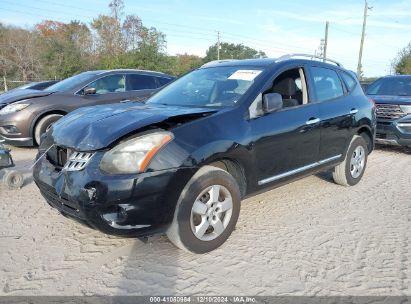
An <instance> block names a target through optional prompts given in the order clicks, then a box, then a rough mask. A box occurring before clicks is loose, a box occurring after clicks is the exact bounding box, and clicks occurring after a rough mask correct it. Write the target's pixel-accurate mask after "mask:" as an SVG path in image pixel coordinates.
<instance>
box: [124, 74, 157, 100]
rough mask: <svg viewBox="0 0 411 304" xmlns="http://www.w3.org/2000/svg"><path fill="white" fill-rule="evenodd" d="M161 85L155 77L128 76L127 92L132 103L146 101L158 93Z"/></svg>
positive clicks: (142, 75)
mask: <svg viewBox="0 0 411 304" xmlns="http://www.w3.org/2000/svg"><path fill="white" fill-rule="evenodd" d="M158 87H159V84H158V82H157V79H156V77H155V76H152V75H145V74H127V75H126V91H127V98H128V99H129V100H130V101H144V100H146V99H147V98H149V97H150V96H151V95H152V94H153V93H154V92H156V90H157V88H158Z"/></svg>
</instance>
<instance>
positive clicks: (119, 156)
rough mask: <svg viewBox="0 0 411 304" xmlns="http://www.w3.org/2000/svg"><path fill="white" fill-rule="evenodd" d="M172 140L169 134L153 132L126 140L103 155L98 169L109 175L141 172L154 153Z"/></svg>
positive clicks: (171, 135)
mask: <svg viewBox="0 0 411 304" xmlns="http://www.w3.org/2000/svg"><path fill="white" fill-rule="evenodd" d="M173 138H174V136H173V134H172V133H170V132H154V133H150V134H146V135H143V136H139V137H136V138H133V139H130V140H127V141H125V142H123V143H121V144H119V145H118V146H116V147H114V148H113V149H111V150H110V151H108V152H106V153H105V154H104V156H103V158H102V159H101V162H100V169H101V170H103V171H104V172H107V173H110V174H132V173H139V172H143V171H144V170H145V169H146V168H147V166H148V164H149V163H150V161H151V159H152V158H153V157H154V156H155V155H156V153H157V152H158V151H159V150H160V149H161V148H162V147H163V146H164V145H166V144H167V143H168V142H170V141H171V140H172V139H173Z"/></svg>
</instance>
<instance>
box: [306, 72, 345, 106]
mask: <svg viewBox="0 0 411 304" xmlns="http://www.w3.org/2000/svg"><path fill="white" fill-rule="evenodd" d="M311 73H312V77H313V78H314V88H315V91H316V93H317V100H318V101H319V102H321V101H325V100H330V99H334V98H337V97H340V96H343V95H344V91H343V88H342V84H341V81H340V78H339V77H338V75H337V73H336V72H335V71H334V70H331V69H326V68H319V67H312V68H311Z"/></svg>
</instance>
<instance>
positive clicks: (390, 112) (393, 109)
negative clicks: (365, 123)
mask: <svg viewBox="0 0 411 304" xmlns="http://www.w3.org/2000/svg"><path fill="white" fill-rule="evenodd" d="M376 106H377V118H380V119H389V120H394V119H399V118H401V117H404V116H405V115H406V113H404V112H403V111H402V110H401V108H400V106H399V105H393V104H382V103H380V104H377V105H376Z"/></svg>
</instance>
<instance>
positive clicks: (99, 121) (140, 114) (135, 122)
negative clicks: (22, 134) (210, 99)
mask: <svg viewBox="0 0 411 304" xmlns="http://www.w3.org/2000/svg"><path fill="white" fill-rule="evenodd" d="M210 112H216V110H215V109H210V108H190V107H177V106H161V105H154V104H152V105H148V104H139V103H124V104H112V105H103V106H94V107H86V108H80V109H78V110H75V111H73V112H72V113H70V114H68V115H66V116H65V117H63V118H62V119H60V120H58V121H57V122H56V123H55V124H54V125H53V127H52V129H51V135H52V137H53V140H54V142H55V143H56V144H58V145H61V146H65V147H69V148H73V149H75V150H76V151H93V150H99V149H102V148H105V147H107V146H109V145H110V144H111V143H113V142H115V141H116V140H118V139H119V138H121V137H123V136H125V135H127V134H129V133H131V132H134V131H137V130H138V129H140V128H143V127H146V126H149V125H151V124H154V123H158V122H162V121H164V120H166V119H168V118H170V117H175V116H184V115H190V114H199V113H210Z"/></svg>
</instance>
